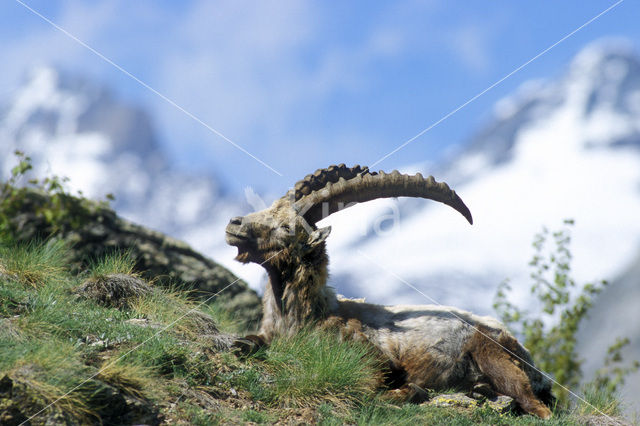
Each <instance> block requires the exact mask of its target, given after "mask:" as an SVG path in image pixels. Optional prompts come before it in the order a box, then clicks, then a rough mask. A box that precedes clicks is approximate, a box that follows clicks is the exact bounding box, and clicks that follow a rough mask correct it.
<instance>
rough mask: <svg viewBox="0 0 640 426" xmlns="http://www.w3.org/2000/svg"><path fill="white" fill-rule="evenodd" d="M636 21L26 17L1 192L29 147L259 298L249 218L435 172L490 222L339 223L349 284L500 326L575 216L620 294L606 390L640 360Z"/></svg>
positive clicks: (612, 291) (397, 10)
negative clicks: (617, 368) (295, 193)
mask: <svg viewBox="0 0 640 426" xmlns="http://www.w3.org/2000/svg"><path fill="white" fill-rule="evenodd" d="M603 12H605V13H603ZM638 16H640V4H638V3H637V2H632V1H622V2H617V3H616V2H613V1H586V2H585V1H564V2H556V1H550V0H549V1H546V0H545V1H539V2H535V3H534V2H509V1H493V2H489V3H487V2H480V1H466V2H462V1H448V2H442V1H401V2H393V3H382V2H381V3H372V2H348V3H346V2H340V3H338V2H332V3H329V2H294V1H291V2H288V1H278V2H266V1H265V2H244V1H227V2H225V1H215V2H211V1H204V0H202V1H200V0H194V1H182V2H172V1H154V2H151V1H137V2H125V1H118V0H114V1H106V0H105V1H92V2H82V1H73V0H68V1H51V0H47V1H44V0H43V1H5V2H2V4H0V23H1V25H0V63H1V64H2V72H1V73H0V105H1V106H0V173H2V176H3V177H6V176H8V174H9V171H10V169H11V167H12V166H13V165H14V164H15V162H16V160H15V157H14V156H13V154H12V152H13V151H14V150H15V149H20V150H23V151H25V152H26V153H27V154H28V155H30V156H31V157H32V158H33V160H34V165H35V169H36V170H35V173H36V174H37V175H40V176H44V175H47V174H57V175H61V176H68V177H69V178H70V179H71V180H70V183H69V185H70V187H71V188H73V189H74V190H75V189H77V190H82V191H83V193H84V194H85V195H87V196H89V197H93V198H98V199H101V198H103V197H104V196H105V195H106V194H107V193H113V194H114V195H115V197H116V201H115V202H114V204H113V206H114V207H115V209H116V210H117V211H118V213H120V214H121V215H123V216H124V217H126V218H129V219H131V220H134V221H136V222H138V223H141V224H143V225H146V226H150V227H152V228H155V229H158V230H161V231H163V232H166V233H168V234H170V235H172V236H174V237H177V238H180V239H183V240H185V241H187V242H188V243H190V244H191V245H193V246H194V247H195V248H196V249H198V250H201V251H202V252H204V253H206V254H207V255H209V256H211V257H213V258H214V259H215V260H216V261H218V262H221V263H222V264H224V265H225V266H227V267H229V268H230V269H232V270H233V272H235V273H236V274H238V275H239V276H241V277H242V278H244V279H246V280H247V281H248V282H249V284H250V285H251V286H252V287H253V288H255V289H256V290H258V291H261V289H262V287H263V286H264V280H265V278H264V275H263V273H262V270H261V269H260V268H259V267H257V266H246V265H240V264H236V263H235V262H234V261H233V256H234V254H235V253H234V250H233V249H232V248H230V247H226V246H225V244H224V235H223V228H224V226H225V224H226V222H227V221H228V219H229V218H230V217H232V216H236V215H241V214H246V213H247V212H249V211H251V210H252V209H253V208H254V207H255V206H256V205H257V204H260V203H257V201H260V202H264V203H266V204H267V205H268V204H270V203H271V202H272V201H273V200H274V199H275V198H277V197H279V196H281V195H282V194H284V192H285V191H286V190H287V189H288V188H290V187H291V186H292V185H293V184H294V183H295V182H296V181H297V180H298V179H301V178H302V177H304V175H306V174H308V173H311V172H313V171H314V170H315V169H316V168H320V167H326V166H328V165H330V164H337V163H346V164H347V165H353V164H362V165H374V164H375V167H373V168H374V169H384V170H387V171H389V170H393V169H400V170H401V171H405V172H416V171H421V172H422V173H423V174H434V175H435V176H436V178H438V179H439V180H445V181H447V182H448V183H449V184H451V185H452V186H454V188H455V189H456V190H457V192H458V193H459V194H460V195H461V196H462V197H463V199H464V200H465V201H466V202H467V204H468V205H469V207H470V208H471V211H472V212H473V214H474V219H475V224H474V226H473V227H469V226H468V225H466V223H465V222H464V220H463V219H462V218H461V217H458V216H457V215H456V214H454V212H452V211H450V210H448V209H447V208H446V207H443V206H441V205H434V204H435V203H428V202H424V201H422V200H406V199H400V200H381V201H377V202H371V203H367V204H366V205H361V206H357V207H354V208H352V209H349V210H347V211H345V212H341V213H339V214H336V215H334V217H331V218H328V219H326V220H325V222H326V223H327V224H331V225H333V232H332V234H333V235H332V237H331V239H330V241H329V252H330V256H331V266H330V268H331V273H332V278H331V279H332V282H331V283H332V285H333V286H335V287H336V288H337V290H338V292H340V293H343V294H345V295H347V296H353V297H366V298H367V299H368V300H371V301H374V302H379V303H402V302H409V303H434V302H438V303H443V304H451V305H456V306H459V307H461V308H465V309H469V310H473V311H475V312H479V313H483V314H492V300H493V295H494V294H495V291H496V288H497V286H498V284H499V283H500V282H502V281H503V280H505V279H509V280H510V283H511V286H512V287H513V289H514V291H513V294H512V297H513V300H514V302H515V303H518V304H520V305H521V306H526V305H527V304H528V303H529V301H530V299H531V295H530V293H529V290H528V289H529V287H530V280H529V278H528V274H529V268H528V262H529V260H530V259H531V256H532V254H533V249H532V247H531V242H532V241H533V237H534V235H535V233H536V232H539V231H540V230H541V229H542V227H543V226H547V227H549V228H550V229H556V228H558V227H559V226H561V224H562V223H563V220H564V219H567V218H571V219H574V220H575V226H574V229H573V241H572V245H571V250H572V254H573V263H572V265H573V267H574V269H573V272H572V273H573V274H574V276H575V277H576V279H577V281H578V283H579V284H584V283H586V282H589V281H597V280H601V279H607V280H609V281H611V285H610V286H609V288H608V289H607V290H606V291H605V292H604V293H603V294H602V295H601V297H600V298H599V299H598V301H597V303H596V307H595V308H594V311H593V313H592V315H591V320H590V322H589V323H588V324H585V325H583V331H582V333H583V336H584V337H583V339H582V342H581V345H582V346H581V351H582V353H583V354H584V358H585V370H586V371H587V373H589V374H592V373H593V370H594V369H595V368H596V366H597V364H598V362H599V361H600V360H601V359H602V357H603V355H604V352H605V351H606V348H607V347H608V345H610V344H611V343H612V342H613V341H614V340H615V337H616V336H627V337H629V338H630V339H631V344H630V346H629V347H628V348H627V349H626V352H625V355H626V356H627V357H628V358H635V359H640V313H639V311H638V309H637V306H639V304H640V276H639V275H638V274H639V273H640V272H639V270H640V220H638V217H639V216H640V53H638V52H639V50H638V49H639V48H640V47H639V46H640V27H639V26H638V25H637V17H638ZM594 18H595V19H594ZM585 24H586V25H585ZM581 27H582V28H581ZM578 29H579V30H578ZM576 30H578V31H576ZM574 31H576V32H575V33H573V32H574ZM572 33H573V34H572ZM567 36H568V37H567ZM558 42H560V43H558ZM556 43H558V44H557V45H556ZM554 45H555V46H554ZM552 46H553V47H552ZM550 47H552V48H551V49H549V48H550ZM547 49H548V50H547ZM541 53H543V54H542V55H540V54H541ZM532 59H535V60H533V61H532ZM530 61H531V62H530ZM523 65H524V66H523ZM514 71H516V72H514ZM416 136H418V137H416ZM414 137H415V139H413V138H414ZM408 141H410V142H409V143H407V142H408ZM405 143H407V144H406V145H404V144H405ZM402 145H404V146H403V147H402V149H399V150H397V151H396V152H394V151H395V150H396V148H398V147H400V146H402ZM389 154H391V155H389ZM256 200H257V201H256ZM399 278H401V279H399ZM403 280H404V281H406V282H408V283H410V284H411V285H413V286H415V287H417V288H419V289H420V291H421V292H422V293H424V294H425V295H426V296H425V297H423V296H422V295H420V294H418V293H416V291H415V290H413V289H411V288H410V287H409V286H407V285H406V284H405V283H403ZM427 299H428V300H427ZM634 377H635V379H633V378H632V379H630V380H629V382H630V383H629V384H628V386H627V388H625V392H626V395H627V399H628V400H629V401H636V402H637V401H638V398H637V395H638V394H639V393H640V376H639V375H638V374H636V375H635V376H634Z"/></svg>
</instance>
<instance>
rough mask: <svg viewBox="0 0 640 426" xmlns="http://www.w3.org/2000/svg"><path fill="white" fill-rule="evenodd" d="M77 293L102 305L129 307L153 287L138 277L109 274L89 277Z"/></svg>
mask: <svg viewBox="0 0 640 426" xmlns="http://www.w3.org/2000/svg"><path fill="white" fill-rule="evenodd" d="M75 293H76V294H77V295H78V296H80V297H82V298H84V299H89V300H93V301H94V302H96V303H98V304H100V305H102V306H107V307H111V308H118V309H127V308H129V306H130V302H132V301H133V300H135V299H137V298H138V297H141V296H145V295H147V294H149V293H151V287H150V286H149V284H147V283H145V282H144V281H142V280H141V279H140V278H138V277H134V276H131V275H125V274H109V275H103V276H99V277H96V278H90V279H88V280H87V281H85V282H84V283H83V284H82V285H81V286H80V287H78V288H77V289H76V290H75Z"/></svg>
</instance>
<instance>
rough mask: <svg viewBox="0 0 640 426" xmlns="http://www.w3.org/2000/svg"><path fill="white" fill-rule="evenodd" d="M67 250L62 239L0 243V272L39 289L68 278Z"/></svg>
mask: <svg viewBox="0 0 640 426" xmlns="http://www.w3.org/2000/svg"><path fill="white" fill-rule="evenodd" d="M68 258H69V250H68V247H67V246H66V244H65V243H64V242H62V241H61V240H53V239H52V240H47V241H45V242H37V241H36V242H29V243H24V244H13V243H10V242H9V243H7V242H6V240H5V241H3V242H2V243H0V275H2V276H3V280H15V281H17V282H19V283H20V284H22V285H25V286H29V287H32V288H40V287H42V286H44V285H45V284H46V283H51V282H61V281H63V280H64V278H66V277H67V260H68Z"/></svg>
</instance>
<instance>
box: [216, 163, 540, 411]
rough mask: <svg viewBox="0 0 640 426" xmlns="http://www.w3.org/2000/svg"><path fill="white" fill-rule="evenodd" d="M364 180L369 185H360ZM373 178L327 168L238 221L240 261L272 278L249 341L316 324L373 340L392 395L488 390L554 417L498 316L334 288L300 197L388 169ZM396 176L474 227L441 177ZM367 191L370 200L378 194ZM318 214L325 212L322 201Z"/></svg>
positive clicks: (323, 233) (324, 231)
mask: <svg viewBox="0 0 640 426" xmlns="http://www.w3.org/2000/svg"><path fill="white" fill-rule="evenodd" d="M362 174H367V176H368V177H367V179H369V180H366V182H365V181H364V180H362V178H361V176H360V175H362ZM369 175H371V176H373V174H370V173H369V172H368V170H367V169H363V168H360V167H357V168H352V169H346V168H344V167H336V168H334V169H332V170H329V169H326V170H320V171H319V172H317V173H316V174H314V175H312V176H309V177H307V178H305V179H304V180H303V181H301V182H299V184H298V185H297V187H296V190H295V191H294V190H292V191H291V192H290V193H289V194H288V195H287V196H285V197H283V198H281V199H279V200H277V201H276V202H274V204H273V205H272V206H271V207H270V208H268V209H267V210H264V211H261V212H256V213H252V214H249V215H247V216H245V217H238V218H233V219H231V221H230V223H229V225H228V226H227V242H228V243H229V244H231V245H233V246H236V247H237V248H238V255H237V257H236V259H237V260H239V261H241V262H245V263H246V262H254V263H258V264H260V265H262V266H263V267H264V268H265V269H266V271H267V273H268V276H269V282H268V284H267V286H266V288H265V292H264V296H263V309H264V315H263V319H262V323H261V326H260V331H259V333H258V335H254V336H248V337H247V339H245V340H244V341H243V343H242V344H247V342H248V344H249V345H250V346H257V345H261V344H269V343H270V342H271V340H272V339H273V338H274V336H276V335H291V334H294V333H296V332H298V331H299V330H300V329H302V328H303V327H304V326H306V325H309V324H312V325H314V324H315V325H317V326H320V327H324V328H327V329H335V330H336V332H337V333H339V335H340V336H341V338H343V339H352V340H357V341H361V342H367V343H369V344H370V345H371V346H372V348H373V350H374V351H376V352H377V353H378V356H379V357H380V358H381V360H383V361H384V363H385V364H386V365H387V366H388V368H387V374H386V376H385V384H386V385H387V386H388V387H389V389H390V390H389V392H388V397H390V398H392V399H398V398H401V399H403V400H413V401H418V400H420V399H424V398H425V397H426V392H425V391H424V390H423V388H428V389H435V390H439V389H451V388H458V389H461V390H465V391H469V392H470V393H473V392H476V391H478V392H479V391H481V390H482V392H488V393H491V392H497V393H503V394H505V395H508V396H511V397H513V398H514V399H515V400H516V401H517V402H518V403H519V404H520V406H521V407H522V408H523V409H524V410H525V411H526V412H529V413H532V414H535V415H537V416H539V417H542V418H547V417H549V416H550V415H551V412H550V411H549V409H548V408H547V407H545V406H544V404H543V401H545V402H549V401H550V398H551V394H550V383H549V381H548V380H547V379H545V378H544V377H543V376H542V375H541V374H540V373H539V372H538V371H536V370H535V369H534V368H533V367H532V366H530V365H529V364H530V363H531V357H530V356H529V354H528V352H527V351H526V350H525V349H524V348H523V347H522V346H521V345H520V344H519V343H518V342H517V341H516V340H515V338H513V337H512V336H511V335H509V334H508V332H507V331H506V329H505V328H504V326H503V325H502V324H500V323H498V322H497V321H496V320H493V319H491V318H488V317H478V316H475V315H473V314H471V313H468V312H465V311H460V310H457V309H456V308H450V307H440V306H433V305H426V306H415V307H411V306H400V307H393V306H381V305H372V304H368V303H365V302H364V301H362V300H345V299H343V298H339V297H336V295H335V293H334V292H333V290H332V289H331V288H330V287H328V286H327V279H328V269H327V265H328V257H327V253H326V244H325V240H326V238H327V237H328V235H329V232H330V228H328V227H327V228H320V229H318V228H316V227H315V223H314V222H312V223H309V222H307V220H306V219H305V217H304V216H303V215H302V213H301V212H299V211H298V210H297V207H296V205H295V204H294V203H296V201H295V200H296V198H297V197H298V195H300V196H313V195H318V194H320V195H322V194H321V192H322V191H324V189H323V187H322V186H321V185H324V184H326V185H327V186H326V188H329V189H330V188H332V187H331V185H333V184H334V183H335V182H336V181H337V182H338V185H342V186H341V188H346V187H347V186H345V185H344V182H345V179H353V182H356V181H357V182H360V181H361V180H362V181H363V182H364V183H367V185H377V184H378V183H379V182H383V180H384V179H386V178H385V175H384V174H382V172H381V173H380V174H379V175H378V176H377V177H374V178H372V177H371V176H369ZM392 175H393V176H391V177H389V182H400V183H402V182H405V183H406V184H407V185H409V186H411V185H415V187H416V188H418V187H420V188H422V186H420V185H423V186H424V187H425V188H426V187H433V188H436V189H434V191H435V192H434V194H435V195H433V197H434V198H433V199H437V200H438V201H441V202H448V201H443V200H449V201H450V200H453V201H451V202H450V204H449V205H451V206H452V207H454V208H455V209H456V210H458V211H459V212H460V213H462V214H463V215H464V216H465V217H466V218H467V219H468V220H469V222H471V216H470V213H469V212H468V210H467V209H466V206H464V203H462V201H461V200H460V199H459V198H458V197H457V195H456V194H455V192H454V191H451V190H449V188H448V187H447V186H446V185H445V184H438V183H437V182H435V181H434V180H433V178H429V179H427V180H426V182H427V183H423V182H422V178H421V177H420V176H415V177H412V178H411V179H405V180H403V179H402V178H401V177H400V175H399V174H398V173H397V172H395V173H393V174H392ZM378 178H380V179H379V180H375V179H378ZM376 182H378V183H376ZM429 185H431V186H429ZM401 186H402V185H399V184H398V188H400V187H401ZM326 188H325V189H326ZM380 188H383V189H384V190H385V191H386V192H385V194H392V193H393V191H391V189H389V188H390V187H389V186H387V187H384V185H383V184H382V183H380ZM394 190H395V189H394ZM398 190H402V189H401V188H400V189H398ZM412 190H413V189H412ZM367 191H368V193H367V194H368V195H367V197H369V196H370V195H371V194H372V191H374V189H372V187H369V188H368V189H367ZM416 191H417V190H416ZM306 192H310V194H311V195H307V194H306ZM328 193H330V191H329V192H328ZM336 193H340V197H342V198H341V200H342V201H345V202H348V201H349V197H348V195H349V194H346V193H345V192H340V191H337V192H336ZM345 194H346V195H345ZM438 194H440V195H438ZM442 194H444V195H442ZM387 196H393V195H387ZM419 196H422V195H419ZM427 198H428V197H427ZM303 199H304V198H303ZM367 199H371V198H367ZM335 201H336V200H333V201H331V202H332V203H335ZM314 208H315V209H316V210H319V209H320V207H319V206H317V205H315V206H314ZM311 216H313V215H311ZM308 217H310V215H307V218H308ZM492 339H493V340H495V341H497V342H498V343H499V345H502V346H503V347H504V348H503V347H502V346H499V345H498V344H496V343H495V342H494V341H493V340H492ZM505 348H506V349H505ZM518 357H520V358H521V360H518ZM547 397H548V398H547ZM541 399H542V400H541Z"/></svg>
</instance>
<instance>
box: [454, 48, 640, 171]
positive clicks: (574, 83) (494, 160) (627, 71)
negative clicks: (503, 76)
mask: <svg viewBox="0 0 640 426" xmlns="http://www.w3.org/2000/svg"><path fill="white" fill-rule="evenodd" d="M559 111H562V113H563V114H565V115H566V116H567V118H568V119H570V120H573V121H575V122H582V123H583V124H584V127H583V128H582V135H581V136H580V137H579V138H578V139H577V140H575V141H574V142H579V143H580V144H581V147H582V148H594V147H597V146H603V145H604V146H607V145H610V146H626V145H634V146H637V147H640V59H639V58H638V55H637V53H636V52H635V51H634V49H633V47H632V46H631V45H630V44H629V43H627V42H625V41H621V40H602V41H598V42H594V43H592V44H590V45H588V46H587V47H585V48H584V49H583V50H582V51H580V52H579V53H578V54H577V55H576V56H575V58H574V59H573V61H572V62H571V64H570V65H569V67H568V70H567V71H566V73H565V75H564V76H562V77H561V78H559V79H557V80H554V81H540V80H534V81H529V82H526V83H525V84H523V85H522V86H521V87H520V88H519V89H518V90H517V92H516V93H515V94H514V95H512V96H509V97H507V98H504V99H502V100H500V101H498V102H497V104H496V106H495V109H494V118H493V120H492V121H491V123H489V124H488V125H487V126H486V127H484V128H483V129H482V130H481V131H480V132H479V133H478V134H476V135H475V137H474V138H473V139H472V141H471V143H470V144H469V145H468V148H467V150H466V152H463V153H462V159H460V158H458V159H456V163H457V164H455V165H453V166H452V167H453V168H455V169H456V170H455V172H456V173H455V174H453V176H454V177H455V178H456V179H459V180H462V181H464V180H465V179H469V178H471V176H472V175H474V174H475V173H476V172H479V171H480V170H483V169H485V168H486V167H487V166H489V165H497V164H500V163H503V162H505V161H508V160H510V159H512V156H513V149H514V144H515V142H516V141H517V140H518V137H517V136H518V132H521V131H522V130H523V129H526V128H527V126H529V125H532V124H533V125H535V123H538V122H541V121H543V120H545V119H548V118H549V117H550V115H551V114H553V113H557V112H559ZM567 143H570V142H567ZM450 172H453V170H450Z"/></svg>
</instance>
